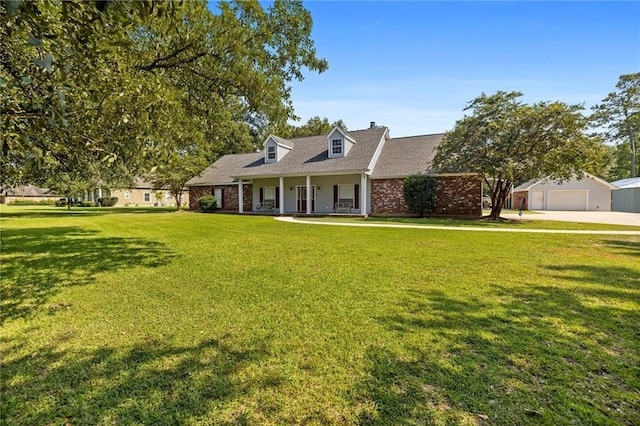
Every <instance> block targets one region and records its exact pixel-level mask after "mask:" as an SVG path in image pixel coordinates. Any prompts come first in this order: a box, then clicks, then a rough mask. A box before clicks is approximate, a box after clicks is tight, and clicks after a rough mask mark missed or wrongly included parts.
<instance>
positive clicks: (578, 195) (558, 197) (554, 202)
mask: <svg viewBox="0 0 640 426" xmlns="http://www.w3.org/2000/svg"><path fill="white" fill-rule="evenodd" d="M587 194H588V191H549V210H582V211H584V210H587Z"/></svg>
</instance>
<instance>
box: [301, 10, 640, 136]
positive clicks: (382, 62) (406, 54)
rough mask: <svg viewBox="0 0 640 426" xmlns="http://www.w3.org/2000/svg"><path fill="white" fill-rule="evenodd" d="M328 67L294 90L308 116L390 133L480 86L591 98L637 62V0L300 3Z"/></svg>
mask: <svg viewBox="0 0 640 426" xmlns="http://www.w3.org/2000/svg"><path fill="white" fill-rule="evenodd" d="M304 5H305V7H306V8H307V9H308V10H309V11H310V12H311V15H312V16H313V19H314V28H313V39H314V41H315V43H316V49H317V53H318V55H319V56H321V57H324V58H326V59H327V60H328V62H329V70H328V71H326V72H324V73H322V74H317V73H311V72H306V74H305V77H306V78H305V80H304V81H303V82H295V83H294V84H293V91H292V100H293V105H294V108H295V111H296V114H297V115H298V116H300V117H301V121H300V122H299V123H298V124H300V123H304V122H306V120H307V119H309V118H310V117H312V116H320V117H327V118H328V119H329V120H330V121H335V120H338V119H342V120H344V122H345V123H346V125H347V126H348V127H349V129H362V128H366V127H368V126H369V122H370V121H375V122H376V123H377V124H380V125H386V126H388V127H389V129H390V131H391V135H392V137H398V136H409V135H418V134H429V133H439V132H444V131H446V130H449V129H451V128H452V127H453V125H454V124H455V121H456V120H457V119H459V118H461V117H462V116H463V111H462V110H463V108H464V106H465V105H466V104H467V103H468V102H469V101H470V100H472V99H473V98H475V97H476V96H478V95H480V94H481V93H482V92H485V93H488V94H490V93H495V92H496V91H498V90H506V91H510V90H517V91H520V92H523V93H524V95H525V96H524V100H525V101H526V102H537V101H542V100H545V101H553V100H560V101H563V102H568V103H584V104H585V106H586V107H590V106H591V105H593V104H595V103H597V102H598V101H599V100H601V99H602V98H604V97H605V96H606V95H607V93H609V92H610V91H612V90H613V89H614V88H615V84H616V82H617V80H618V77H619V76H620V75H621V74H626V73H632V72H638V71H640V3H638V2H418V1H413V2H408V1H407V2H396V1H374V2H364V1H305V2H304Z"/></svg>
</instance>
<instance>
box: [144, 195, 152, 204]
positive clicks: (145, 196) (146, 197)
mask: <svg viewBox="0 0 640 426" xmlns="http://www.w3.org/2000/svg"><path fill="white" fill-rule="evenodd" d="M144 201H145V202H147V203H148V202H149V201H151V193H150V192H145V193H144Z"/></svg>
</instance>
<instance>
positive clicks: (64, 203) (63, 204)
mask: <svg viewBox="0 0 640 426" xmlns="http://www.w3.org/2000/svg"><path fill="white" fill-rule="evenodd" d="M66 206H67V200H58V201H56V207H66Z"/></svg>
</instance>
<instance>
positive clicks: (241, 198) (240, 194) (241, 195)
mask: <svg viewBox="0 0 640 426" xmlns="http://www.w3.org/2000/svg"><path fill="white" fill-rule="evenodd" d="M242 189H243V188H242V179H239V180H238V213H244V191H243V190H242Z"/></svg>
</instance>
